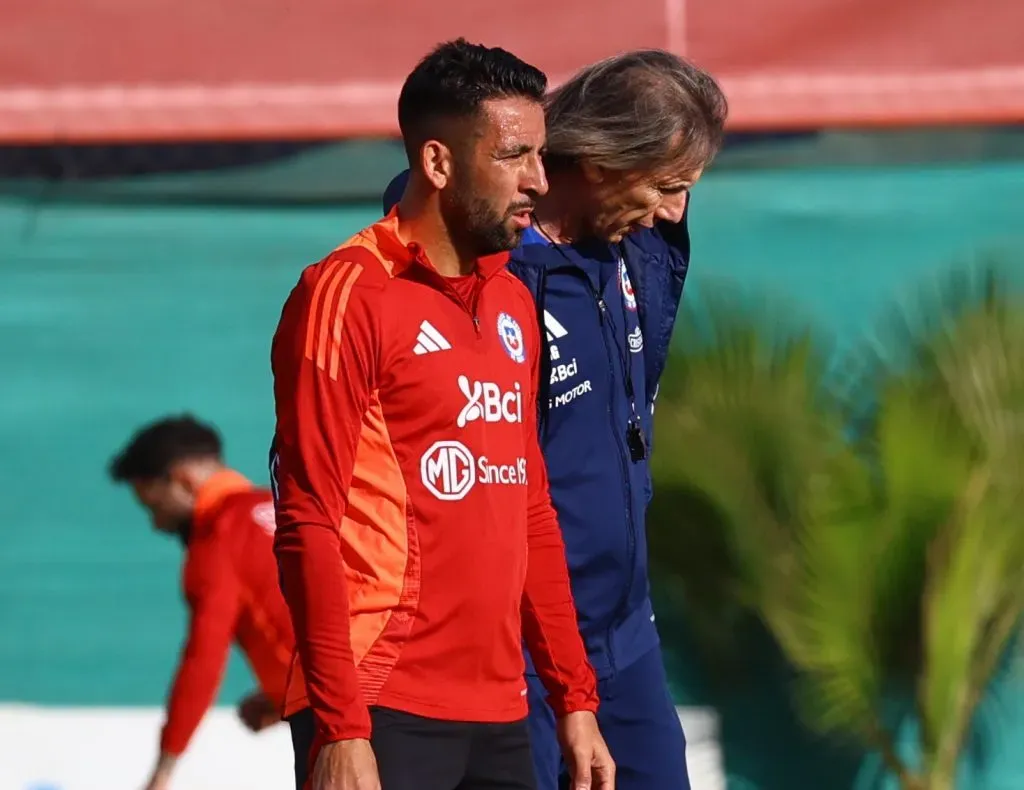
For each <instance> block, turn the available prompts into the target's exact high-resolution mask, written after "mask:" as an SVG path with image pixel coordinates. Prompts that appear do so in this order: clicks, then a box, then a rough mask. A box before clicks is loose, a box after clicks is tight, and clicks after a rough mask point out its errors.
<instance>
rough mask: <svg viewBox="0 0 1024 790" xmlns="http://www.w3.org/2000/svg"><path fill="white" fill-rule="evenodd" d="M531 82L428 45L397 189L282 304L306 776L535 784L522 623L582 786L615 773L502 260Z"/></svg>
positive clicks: (278, 381) (288, 530)
mask: <svg viewBox="0 0 1024 790" xmlns="http://www.w3.org/2000/svg"><path fill="white" fill-rule="evenodd" d="M545 88H546V78H545V77H544V75H543V74H542V73H541V72H540V71H538V70H537V69H535V68H534V67H532V66H530V65H528V64H526V63H524V62H522V61H521V60H519V59H518V58H516V57H515V56H513V55H511V54H510V53H508V52H506V51H504V50H501V49H488V48H485V47H482V46H476V45H471V44H468V43H467V42H465V41H463V40H459V41H455V42H450V43H448V44H444V45H442V46H440V47H438V48H437V49H436V50H434V51H433V52H432V53H430V54H429V55H428V56H427V57H426V58H425V59H424V60H422V61H421V62H420V63H419V65H417V66H416V68H415V70H414V71H413V72H412V73H411V74H410V75H409V77H408V78H407V79H406V82H405V85H404V87H403V88H402V92H401V97H400V99H399V103H398V118H399V124H400V126H401V129H402V136H403V139H404V142H405V147H406V152H407V154H408V157H409V162H410V169H411V171H412V175H411V178H410V182H409V187H408V189H407V190H406V193H405V197H403V199H402V202H401V204H400V205H399V206H398V207H397V208H396V210H395V211H393V212H392V213H391V214H390V215H389V216H388V217H386V218H385V219H383V220H382V221H380V222H378V223H377V224H375V225H372V226H370V227H368V228H366V229H365V230H363V231H361V232H360V233H358V234H357V235H356V236H354V237H353V238H351V239H349V240H348V241H347V242H345V243H344V244H342V245H341V247H339V248H338V249H337V250H335V251H334V252H333V253H331V254H330V255H328V256H327V257H326V258H325V259H324V260H323V261H321V262H320V263H317V264H315V265H312V266H310V267H308V268H307V269H306V270H305V271H304V272H303V274H302V276H301V278H300V280H299V283H298V285H297V286H296V287H295V289H294V290H293V291H292V293H291V295H290V296H289V298H288V300H287V302H286V304H285V306H284V310H283V312H282V316H281V321H280V324H279V326H278V329H277V333H276V335H275V337H274V342H273V351H272V366H273V371H274V395H275V399H276V407H277V432H276V437H275V442H274V449H273V451H272V454H271V471H272V480H273V485H274V488H275V498H276V504H277V523H278V532H277V535H276V538H275V550H276V552H277V555H278V558H279V564H280V568H281V578H282V584H283V588H284V593H285V598H286V600H287V601H288V605H289V607H290V609H291V612H292V621H293V623H294V624H295V632H296V640H297V646H298V653H299V657H300V658H301V668H302V670H303V671H304V674H305V684H304V688H303V687H301V686H300V687H299V688H297V689H295V690H294V691H295V696H296V699H294V700H292V699H290V700H289V701H288V702H287V703H286V715H288V716H289V717H290V724H291V725H292V733H293V740H294V743H295V746H296V752H297V758H296V762H297V763H298V761H299V757H298V755H301V754H302V753H303V752H309V753H310V765H311V766H312V776H311V777H310V779H311V783H310V784H308V785H307V786H311V787H312V788H313V790H379V789H380V788H383V790H457V789H458V790H484V789H485V788H499V787H500V788H506V789H507V790H519V789H522V790H529V789H530V788H533V787H534V786H535V779H534V772H533V767H532V763H531V759H530V752H529V739H528V732H527V726H526V721H525V719H526V715H527V702H526V682H525V680H524V677H523V671H524V665H523V653H522V640H523V639H524V638H525V640H526V642H527V644H528V645H529V646H530V651H531V653H533V654H535V655H536V656H539V658H537V665H538V670H539V673H540V675H541V677H542V678H543V680H544V683H545V685H546V688H547V691H548V693H549V695H550V702H551V705H552V708H553V709H554V710H555V711H556V715H557V716H558V718H559V732H560V735H561V742H562V744H563V747H564V749H565V754H566V758H567V762H568V763H569V765H570V766H571V767H572V770H573V774H574V777H575V781H576V786H577V787H580V788H584V787H586V788H589V787H591V786H593V787H596V788H608V790H611V788H612V786H613V782H614V767H613V764H612V762H611V758H610V756H609V754H608V750H607V748H606V747H605V744H604V741H603V740H602V738H601V735H600V733H599V732H598V728H597V720H596V717H595V715H594V712H595V711H596V709H597V696H596V691H595V680H594V673H593V670H592V669H591V667H590V665H589V663H588V661H587V657H586V653H585V651H584V649H583V644H582V641H581V639H580V636H579V633H578V631H577V627H576V613H575V609H574V607H573V601H572V596H571V592H570V588H569V578H568V572H567V570H566V562H565V553H564V547H563V544H562V538H561V534H560V531H559V528H558V524H557V522H556V520H555V515H554V511H553V510H552V507H551V502H550V499H549V497H548V488H547V477H546V472H545V468H544V461H543V459H542V458H541V454H540V449H539V446H538V443H537V429H536V408H537V407H536V393H537V375H538V370H539V356H538V355H539V353H540V351H541V338H540V337H539V336H538V332H537V329H536V326H537V320H536V315H535V308H534V306H533V302H532V300H531V297H530V295H529V293H528V292H527V291H526V289H525V288H524V287H523V286H522V285H521V284H520V283H519V281H518V280H516V279H515V278H514V277H512V276H511V275H509V274H508V273H507V272H506V271H505V263H506V261H507V257H508V255H507V250H509V249H511V248H512V247H514V246H515V245H516V244H517V243H518V241H519V237H520V235H521V234H522V232H523V230H524V229H525V228H527V227H528V226H529V224H530V215H531V212H532V209H533V205H534V201H535V199H536V198H537V196H538V195H541V194H543V193H544V192H545V191H546V190H547V182H546V181H545V177H544V170H543V166H542V164H541V159H540V153H541V148H542V146H543V145H544V110H543V107H542V105H541V101H542V99H543V96H544V91H545ZM298 677H299V674H298V673H296V678H298ZM303 692H305V693H306V694H304V693H303ZM289 693H290V696H291V693H292V690H291V689H290V692H289ZM306 695H308V701H307V699H304V698H303V697H304V696H306ZM307 706H308V707H307ZM304 707H306V710H305V711H302V712H297V711H301V709H302V708H304ZM309 708H311V709H312V712H310V710H309ZM292 714H294V715H292ZM297 780H298V782H299V784H300V786H301V785H303V784H305V783H306V777H305V776H303V775H301V774H300V775H299V776H297Z"/></svg>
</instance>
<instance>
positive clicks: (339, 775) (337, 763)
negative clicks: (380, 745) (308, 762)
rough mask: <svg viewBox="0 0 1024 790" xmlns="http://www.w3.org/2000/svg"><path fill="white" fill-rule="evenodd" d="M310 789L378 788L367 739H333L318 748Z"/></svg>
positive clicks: (346, 789) (367, 789)
mask: <svg viewBox="0 0 1024 790" xmlns="http://www.w3.org/2000/svg"><path fill="white" fill-rule="evenodd" d="M313 790H381V787H380V777H379V776H378V775H377V758H376V757H374V756H373V749H372V748H371V747H370V742H369V741H368V740H365V739H363V738H358V739H355V740H351V741H336V742H335V743H329V744H327V745H326V746H324V747H323V748H322V749H320V754H318V755H317V758H316V765H315V766H314V767H313Z"/></svg>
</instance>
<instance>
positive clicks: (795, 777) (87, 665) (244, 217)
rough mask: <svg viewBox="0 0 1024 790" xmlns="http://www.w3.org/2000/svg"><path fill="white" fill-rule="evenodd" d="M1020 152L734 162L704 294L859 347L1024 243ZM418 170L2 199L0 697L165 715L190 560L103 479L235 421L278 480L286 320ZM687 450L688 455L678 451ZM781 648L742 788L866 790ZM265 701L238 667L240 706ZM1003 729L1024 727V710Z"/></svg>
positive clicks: (1017, 763)
mask: <svg viewBox="0 0 1024 790" xmlns="http://www.w3.org/2000/svg"><path fill="white" fill-rule="evenodd" d="M1021 137H1022V135H1021V134H1020V133H1019V132H1017V131H1015V130H1007V131H990V132H978V133H977V134H975V135H974V136H970V135H968V134H952V133H949V134H944V135H929V134H923V133H922V134H918V135H917V136H916V137H915V136H914V135H906V134H904V135H890V136H888V137H886V136H880V135H865V136H858V135H854V134H848V135H831V136H821V137H815V138H813V139H810V140H808V139H800V140H796V141H786V140H783V141H774V142H771V141H770V142H768V143H764V144H762V145H761V146H760V147H758V146H756V145H754V146H736V147H733V148H730V149H729V150H727V151H726V153H725V154H723V157H722V161H721V162H720V164H719V166H718V167H717V169H713V170H712V171H711V172H710V173H709V174H708V175H707V176H706V177H705V179H704V180H703V181H702V182H701V183H700V184H699V185H698V187H697V188H696V189H695V190H694V194H693V204H692V212H691V223H692V235H693V249H694V255H693V263H692V266H691V271H690V277H689V281H688V286H687V287H688V288H689V289H696V290H699V289H700V287H701V283H702V282H707V281H708V280H709V279H710V278H718V277H726V278H734V279H736V280H738V281H741V282H743V283H744V284H746V285H747V286H754V287H756V288H758V289H763V290H764V292H765V294H772V293H775V294H781V295H783V296H785V297H787V298H789V299H791V300H793V301H795V302H796V303H797V304H798V305H799V306H801V307H802V308H803V309H805V310H806V311H807V313H808V314H809V315H811V316H812V317H813V318H814V320H816V321H818V322H819V323H820V324H821V326H823V327H825V328H827V329H828V330H830V331H832V332H834V333H835V335H836V336H837V338H838V339H839V341H840V343H848V342H859V341H860V340H861V339H862V338H863V336H864V333H865V332H867V331H869V330H871V329H872V328H873V327H874V326H875V325H876V324H875V322H876V320H877V319H878V318H879V317H880V316H881V315H882V314H883V311H886V310H890V309H891V308H892V305H893V304H894V302H896V303H898V301H899V300H900V299H901V298H902V297H903V295H905V294H907V293H909V292H910V290H911V289H916V288H919V287H920V286H921V285H922V284H923V283H926V282H927V281H928V279H929V278H933V277H935V276H937V275H939V274H941V273H944V272H945V271H946V270H947V269H948V267H949V265H951V264H954V263H957V262H963V261H970V260H972V259H974V258H977V257H979V256H985V255H988V254H999V253H1000V252H1006V251H1017V252H1019V251H1021V250H1024V150H1021V149H1024V145H1021ZM400 167H401V161H400V155H399V153H398V151H397V150H396V149H394V148H393V147H387V146H384V145H381V146H378V147H377V148H374V149H373V150H372V151H370V152H369V153H368V152H367V150H365V149H361V148H359V146H351V145H350V146H343V147H329V148H324V149H317V150H315V151H313V152H312V153H310V154H304V155H302V156H297V157H295V158H293V159H291V160H289V161H287V162H285V163H283V164H282V163H279V162H276V163H272V164H269V165H264V166H261V167H250V168H246V169H244V170H231V171H227V172H221V173H219V174H212V175H211V174H189V173H185V174H176V175H172V176H159V177H147V178H138V179H116V180H106V179H91V180H88V181H82V182H67V183H61V184H59V185H58V186H56V187H55V186H54V185H53V184H50V183H43V182H37V181H32V180H29V179H25V180H20V181H12V182H10V183H8V184H5V185H3V186H2V189H0V480H2V481H3V496H2V497H0V524H2V525H3V526H2V530H0V633H2V634H3V635H4V636H3V639H2V640H0V699H2V700H6V701H26V702H35V703H54V704H55V703H60V704H81V705H136V704H156V703H158V702H160V701H161V700H162V699H163V695H164V692H165V689H166V683H167V680H168V678H169V675H170V672H171V670H172V667H173V664H174V662H175V660H176V655H177V647H178V644H179V642H180V638H181V634H182V626H183V623H184V611H183V607H182V605H181V604H180V599H179V592H178V577H177V574H178V563H179V558H180V550H179V547H178V546H177V545H176V544H174V543H173V542H171V541H168V540H164V539H161V538H158V537H157V536H155V535H154V534H152V533H151V531H150V529H149V527H148V524H147V522H146V521H145V519H144V518H143V516H142V513H141V512H140V511H139V510H138V509H137V508H136V507H135V505H134V504H133V502H132V500H131V498H130V496H129V494H128V492H127V491H125V490H120V489H115V488H114V487H112V486H111V485H110V484H109V483H108V482H107V480H106V477H105V465H106V462H107V460H108V459H109V457H110V455H111V454H112V453H113V452H114V451H115V450H116V449H117V447H118V445H119V444H120V443H121V442H122V441H123V440H124V439H125V438H126V436H127V435H128V433H129V432H130V431H131V430H132V429H133V428H134V427H136V425H137V424H139V423H140V422H143V421H146V420H149V419H151V418H153V417H155V416H158V415H161V414H164V413H168V412H175V411H182V410H190V411H193V412H194V413H196V414H197V415H200V416H201V417H202V418H204V419H207V420H210V421H213V422H214V423H216V424H217V425H218V426H219V427H220V429H221V430H222V432H223V434H224V437H225V440H226V443H227V455H228V459H229V461H230V462H231V463H232V464H234V465H235V466H237V467H238V468H239V469H240V470H241V471H243V472H245V473H246V474H248V475H250V476H251V477H252V478H253V479H254V480H256V481H258V482H260V483H262V482H264V481H265V479H266V472H265V468H264V461H265V457H266V451H267V446H268V442H269V438H270V433H271V430H272V404H271V392H270V377H269V364H268V349H269V342H270V337H271V334H272V331H273V328H274V326H275V323H276V320H277V317H278V312H279V310H280V307H281V304H282V302H283V300H284V298H285V296H286V294H287V292H288V290H289V289H290V287H291V286H292V284H293V283H294V282H295V280H296V278H297V277H298V275H299V272H300V271H301V269H302V267H303V266H304V265H306V264H308V263H311V262H313V261H315V260H317V259H318V258H320V257H321V256H322V255H324V254H325V253H326V252H328V251H329V250H330V249H331V248H333V247H334V246H336V245H337V244H338V243H339V242H340V241H342V240H344V239H345V238H346V237H347V236H349V235H350V234H351V233H353V232H354V231H356V230H357V229H359V228H360V227H362V226H364V225H366V224H368V223H370V222H372V221H373V220H375V219H376V218H377V217H378V216H379V214H380V210H379V204H378V202H377V200H376V194H377V193H378V192H379V190H381V189H382V188H383V186H384V184H385V183H386V181H387V177H388V176H389V175H390V174H392V173H394V172H397V169H398V168H400ZM1017 259H1018V260H1024V257H1020V256H1018V258H1017ZM674 450H675V451H680V452H683V451H685V448H669V447H664V446H662V447H659V451H660V452H672V451H674ZM659 620H660V621H663V622H664V623H665V625H663V629H664V630H665V631H666V633H665V638H666V642H667V644H668V646H669V651H670V656H669V662H670V666H671V667H672V672H673V676H674V679H675V685H676V693H677V696H678V701H679V702H681V703H689V704H709V703H710V702H711V701H713V700H709V699H708V695H707V693H706V690H705V684H704V682H703V680H702V679H701V677H700V673H699V672H698V671H697V670H696V668H695V667H693V666H692V664H691V663H690V662H688V661H687V648H686V641H685V639H686V637H685V630H684V629H685V625H684V624H681V623H672V624H671V625H669V623H670V622H671V617H664V616H663V617H661V618H659ZM770 652H771V651H766V655H765V658H764V664H763V667H764V668H763V671H764V673H765V675H764V677H765V679H766V680H765V682H764V683H759V684H755V688H753V689H746V690H744V691H742V692H739V691H738V692H737V694H736V695H734V696H733V697H732V698H730V699H729V700H727V704H728V705H731V706H733V709H732V713H731V714H729V713H728V711H726V722H725V726H726V728H727V731H726V732H725V733H724V737H725V740H726V741H727V742H726V750H727V758H728V759H729V760H730V761H731V765H730V773H731V774H732V775H733V780H732V782H731V784H730V787H736V788H742V787H762V788H765V789H766V790H767V788H774V787H779V788H781V787H797V788H818V787H820V788H822V790H827V788H829V787H840V786H844V785H838V784H835V783H834V782H835V776H836V774H835V773H834V771H836V770H838V768H837V766H839V764H840V763H842V765H843V766H844V767H843V771H845V772H846V773H847V774H848V777H847V778H849V777H852V776H853V775H859V776H860V777H861V780H862V781H864V782H866V781H868V779H867V778H865V777H868V776H869V775H870V774H871V772H872V770H873V769H872V768H871V766H870V764H869V763H870V761H869V763H864V764H862V763H861V757H860V755H858V754H856V753H853V752H847V751H844V750H843V749H842V748H839V747H836V749H835V750H832V751H830V749H832V748H833V747H825V746H824V745H823V744H821V743H819V742H817V741H816V740H815V739H814V738H813V737H812V736H810V735H807V734H806V733H805V732H804V731H803V730H802V728H799V727H798V726H797V725H796V724H795V720H793V718H792V715H791V713H790V712H788V708H787V706H788V703H787V702H786V694H785V684H786V682H787V678H786V673H785V669H784V667H783V666H782V665H781V663H773V662H774V659H773V658H772V656H771V655H770ZM248 683H249V680H248V674H247V671H246V669H245V667H244V666H243V665H242V663H241V661H240V660H239V659H237V657H236V658H235V659H233V663H232V665H231V668H230V670H229V673H228V677H227V680H226V682H225V684H224V687H223V689H222V692H221V697H220V698H221V700H222V701H224V702H230V701H234V700H235V699H237V698H238V697H239V696H240V695H241V694H242V693H243V691H245V690H246V688H247V687H248ZM718 702H719V703H720V704H721V700H720V699H719V700H718ZM1011 707H1012V706H1011ZM1017 707H1018V708H1024V704H1022V705H1020V706H1017ZM1000 715H1001V716H1003V719H1002V721H1003V722H1004V723H1005V722H1006V721H1014V720H1017V721H1018V728H1017V729H1016V730H1015V732H1016V733H1017V734H1021V733H1024V713H1022V714H1021V715H1019V716H1018V715H1017V714H1016V712H1015V710H1009V709H1006V708H1005V706H1004V709H1003V710H1002V713H1001V714H1000ZM1007 717H1008V718H1007ZM730 722H731V724H730ZM729 726H732V727H733V730H731V731H730V730H728V727H729ZM737 728H738V729H737ZM744 728H745V729H744ZM730 737H732V738H734V739H735V740H736V742H737V743H740V744H742V743H743V742H744V739H746V740H747V741H751V739H754V740H756V738H758V737H759V738H761V744H762V746H761V754H760V756H759V757H756V758H755V757H754V756H750V755H747V756H746V757H745V756H744V754H743V753H742V749H740V750H739V751H735V750H734V751H733V752H732V753H731V754H730V753H729V744H728V740H729V738H730ZM765 739H767V740H765ZM814 750H817V751H816V754H817V756H816V757H815V758H814V759H813V760H809V761H808V762H809V763H816V764H817V768H807V770H806V772H804V773H803V774H801V773H800V772H801V771H802V770H803V769H802V768H800V767H799V766H798V765H796V764H795V762H794V760H793V759H791V758H789V757H786V756H785V755H787V754H792V755H799V754H804V755H805V756H806V755H807V754H808V753H809V752H810V751H814ZM751 755H753V752H751ZM737 760H739V761H740V762H739V763H737V762H736V761H737ZM744 760H747V762H748V763H750V764H744V763H743V761H744ZM751 761H752V762H751ZM755 762H756V763H758V765H754V764H753V763H755ZM984 762H985V765H984V766H983V767H982V768H983V770H984V772H985V775H986V777H987V778H986V782H985V784H984V785H981V784H979V785H977V786H978V787H981V786H984V787H985V788H988V789H990V790H998V789H999V788H1007V790H1008V789H1009V788H1010V787H1014V788H1019V787H1022V786H1024V760H1022V759H1021V758H1019V757H1016V756H1014V755H1013V754H1012V753H1010V752H1006V753H1000V754H997V755H992V754H989V755H987V756H986V757H985V758H984ZM979 770H982V769H979ZM829 771H833V773H832V774H830V773H829ZM830 776H831V777H832V778H829V777H830ZM744 782H746V783H744ZM822 782H825V783H826V784H821V783H822ZM845 786H849V785H848V784H847V785H845ZM864 786H867V785H864Z"/></svg>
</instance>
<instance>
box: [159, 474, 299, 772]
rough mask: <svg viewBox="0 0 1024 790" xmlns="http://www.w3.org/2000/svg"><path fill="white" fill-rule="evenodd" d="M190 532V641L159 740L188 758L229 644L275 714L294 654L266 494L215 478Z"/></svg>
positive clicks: (234, 477) (242, 482)
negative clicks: (238, 650)
mask: <svg viewBox="0 0 1024 790" xmlns="http://www.w3.org/2000/svg"><path fill="white" fill-rule="evenodd" d="M191 527H192V528H191V530H190V531H189V536H188V543H187V546H186V554H185V564H184V568H183V572H182V586H183V588H184V592H185V600H186V601H187V603H188V606H189V612H190V619H189V628H188V638H187V639H186V641H185V646H184V648H183V649H182V651H181V663H180V666H179V667H178V672H177V675H176V676H175V679H174V684H173V686H172V687H171V693H170V696H169V698H168V703H167V722H166V724H165V725H164V728H163V733H162V735H161V738H160V748H161V751H164V752H167V753H168V754H181V753H182V752H184V751H185V747H186V746H187V745H188V742H189V740H190V739H191V737H192V734H193V733H194V732H195V729H196V727H197V726H198V725H199V722H200V721H201V720H202V718H203V714H204V713H206V710H207V708H209V707H210V705H211V704H212V703H213V700H214V698H215V697H216V696H217V686H218V685H220V679H221V677H222V676H223V675H224V667H225V666H226V664H227V661H228V655H229V653H230V651H231V643H232V642H233V641H235V642H237V643H238V646H239V647H240V648H241V649H242V652H243V653H245V657H246V659H247V660H248V662H249V666H250V667H251V669H252V671H253V674H254V675H255V676H256V679H257V680H258V681H259V684H260V687H261V689H262V691H263V693H264V694H265V695H266V696H267V697H268V698H269V699H270V700H271V702H273V703H274V704H275V705H277V706H281V705H283V703H284V695H285V686H286V683H287V679H288V671H289V667H290V666H291V660H292V655H293V654H294V652H295V637H294V636H293V635H292V624H291V618H290V617H289V614H288V607H287V606H286V605H285V602H284V598H283V597H282V595H281V588H280V585H279V584H278V574H277V563H276V562H275V560H274V551H273V534H274V504H273V501H272V500H271V498H270V492H269V491H267V490H266V489H262V488H255V487H253V485H252V483H250V482H249V481H248V480H246V479H245V478H244V477H242V475H240V474H238V473H237V472H232V471H230V470H225V471H223V472H219V473H217V474H215V475H214V476H213V477H211V478H210V479H209V480H208V481H207V482H206V484H205V485H204V486H203V487H202V488H201V489H199V494H198V496H197V497H196V506H195V509H194V511H193V514H192V525H191Z"/></svg>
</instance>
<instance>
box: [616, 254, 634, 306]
mask: <svg viewBox="0 0 1024 790" xmlns="http://www.w3.org/2000/svg"><path fill="white" fill-rule="evenodd" d="M619 287H620V288H621V289H622V301H623V302H625V304H626V309H627V310H636V294H635V293H633V283H632V282H630V279H629V272H627V271H626V262H625V261H624V260H622V259H621V258H620V259H619Z"/></svg>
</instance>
